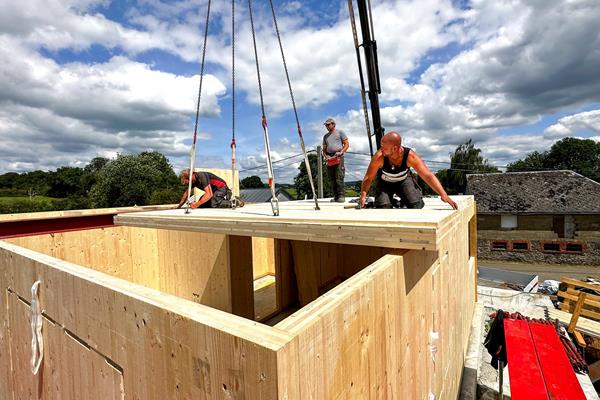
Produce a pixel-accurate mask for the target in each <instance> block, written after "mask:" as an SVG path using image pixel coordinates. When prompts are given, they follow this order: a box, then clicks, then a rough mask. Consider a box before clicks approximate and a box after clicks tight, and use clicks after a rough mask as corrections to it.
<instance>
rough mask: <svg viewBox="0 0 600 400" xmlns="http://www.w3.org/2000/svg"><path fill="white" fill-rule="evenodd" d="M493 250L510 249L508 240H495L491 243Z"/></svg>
mask: <svg viewBox="0 0 600 400" xmlns="http://www.w3.org/2000/svg"><path fill="white" fill-rule="evenodd" d="M491 247H492V250H497V251H502V250H508V241H506V240H494V241H493V242H492V244H491Z"/></svg>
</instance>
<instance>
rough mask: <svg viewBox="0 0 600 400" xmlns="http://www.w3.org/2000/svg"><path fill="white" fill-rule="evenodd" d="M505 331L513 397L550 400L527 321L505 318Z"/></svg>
mask: <svg viewBox="0 0 600 400" xmlns="http://www.w3.org/2000/svg"><path fill="white" fill-rule="evenodd" d="M504 332H505V334H504V337H505V341H506V354H507V359H508V365H509V368H508V375H509V377H510V393H511V398H512V399H514V400H538V399H539V400H549V399H550V397H548V391H547V389H546V383H545V382H544V375H543V374H542V369H541V367H540V365H539V363H538V359H537V357H536V346H535V343H534V341H533V337H532V335H531V331H530V330H529V325H528V323H527V321H524V320H515V319H505V320H504ZM561 346H562V345H561Z"/></svg>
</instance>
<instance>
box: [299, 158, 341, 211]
mask: <svg viewBox="0 0 600 400" xmlns="http://www.w3.org/2000/svg"><path fill="white" fill-rule="evenodd" d="M308 162H309V163H310V170H311V172H312V177H313V182H314V184H315V191H317V192H318V190H319V189H318V188H317V172H318V170H317V163H318V157H317V155H316V154H314V153H309V154H308ZM298 171H299V172H298V175H296V177H295V178H294V188H295V189H296V198H297V199H299V200H301V199H304V197H305V196H307V197H308V198H309V199H312V189H311V187H310V181H309V179H308V173H307V172H306V164H305V162H304V161H302V162H301V163H300V166H299V167H298ZM317 195H318V193H317ZM323 195H324V196H325V197H332V196H333V190H332V189H331V182H330V181H329V177H328V176H327V165H326V164H325V162H323Z"/></svg>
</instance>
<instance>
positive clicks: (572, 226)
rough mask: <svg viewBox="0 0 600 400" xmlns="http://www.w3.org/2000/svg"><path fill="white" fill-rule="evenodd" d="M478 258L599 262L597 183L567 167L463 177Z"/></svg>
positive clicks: (581, 262)
mask: <svg viewBox="0 0 600 400" xmlns="http://www.w3.org/2000/svg"><path fill="white" fill-rule="evenodd" d="M467 194H472V195H474V196H475V200H476V202H477V234H478V255H479V258H481V259H488V260H504V261H524V262H545V263H567V264H587V265H598V266H600V184H599V183H598V182H595V181H593V180H591V179H588V178H586V177H584V176H582V175H579V174H577V173H575V172H573V171H539V172H512V173H497V174H473V175H468V176H467Z"/></svg>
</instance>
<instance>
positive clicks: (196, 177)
mask: <svg viewBox="0 0 600 400" xmlns="http://www.w3.org/2000/svg"><path fill="white" fill-rule="evenodd" d="M179 178H180V179H181V184H182V185H188V184H189V181H190V170H189V169H184V170H183V171H181V174H180V175H179ZM194 187H196V188H198V189H201V190H203V191H204V194H203V195H202V197H200V198H199V199H198V200H197V201H194V202H192V203H191V204H190V207H191V208H231V198H232V193H231V190H230V189H229V188H228V187H227V183H226V182H225V181H224V180H223V179H221V178H219V177H218V176H217V175H215V174H213V173H210V172H194V173H193V174H192V188H194ZM187 199H188V191H187V190H186V191H185V193H183V196H181V201H180V202H179V204H178V205H177V208H181V207H182V206H183V205H184V204H185V202H186V201H187ZM236 205H237V206H238V207H243V206H244V202H243V201H242V200H241V199H239V198H237V197H236Z"/></svg>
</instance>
